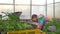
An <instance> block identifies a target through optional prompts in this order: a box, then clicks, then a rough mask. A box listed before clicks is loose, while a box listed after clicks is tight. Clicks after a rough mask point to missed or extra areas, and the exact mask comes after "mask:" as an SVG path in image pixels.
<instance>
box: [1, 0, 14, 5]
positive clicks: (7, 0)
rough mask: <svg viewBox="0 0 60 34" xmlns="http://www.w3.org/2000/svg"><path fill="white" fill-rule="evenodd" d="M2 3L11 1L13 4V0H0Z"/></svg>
mask: <svg viewBox="0 0 60 34" xmlns="http://www.w3.org/2000/svg"><path fill="white" fill-rule="evenodd" d="M0 3H11V4H13V0H0Z"/></svg>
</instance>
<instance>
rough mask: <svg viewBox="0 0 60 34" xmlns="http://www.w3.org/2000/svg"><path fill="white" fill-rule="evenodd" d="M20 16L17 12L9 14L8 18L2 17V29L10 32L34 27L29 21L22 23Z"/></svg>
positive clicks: (0, 27)
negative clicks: (3, 18)
mask: <svg viewBox="0 0 60 34" xmlns="http://www.w3.org/2000/svg"><path fill="white" fill-rule="evenodd" d="M18 18H19V17H17V16H16V14H9V15H8V20H2V19H0V31H1V32H8V31H16V30H26V29H33V27H32V26H31V25H29V24H27V23H21V22H20V21H19V19H18ZM2 30H3V31H2Z"/></svg>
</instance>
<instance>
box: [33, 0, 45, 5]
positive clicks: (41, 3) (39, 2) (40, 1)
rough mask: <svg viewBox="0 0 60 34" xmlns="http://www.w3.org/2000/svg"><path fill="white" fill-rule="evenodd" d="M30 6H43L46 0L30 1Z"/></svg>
mask: <svg viewBox="0 0 60 34" xmlns="http://www.w3.org/2000/svg"><path fill="white" fill-rule="evenodd" d="M32 4H35V5H44V4H46V0H32Z"/></svg>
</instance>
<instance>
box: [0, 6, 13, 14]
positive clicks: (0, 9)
mask: <svg viewBox="0 0 60 34" xmlns="http://www.w3.org/2000/svg"><path fill="white" fill-rule="evenodd" d="M1 12H13V5H0V13H1Z"/></svg>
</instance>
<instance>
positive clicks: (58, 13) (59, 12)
mask: <svg viewBox="0 0 60 34" xmlns="http://www.w3.org/2000/svg"><path fill="white" fill-rule="evenodd" d="M55 17H56V18H60V3H56V4H55Z"/></svg>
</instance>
